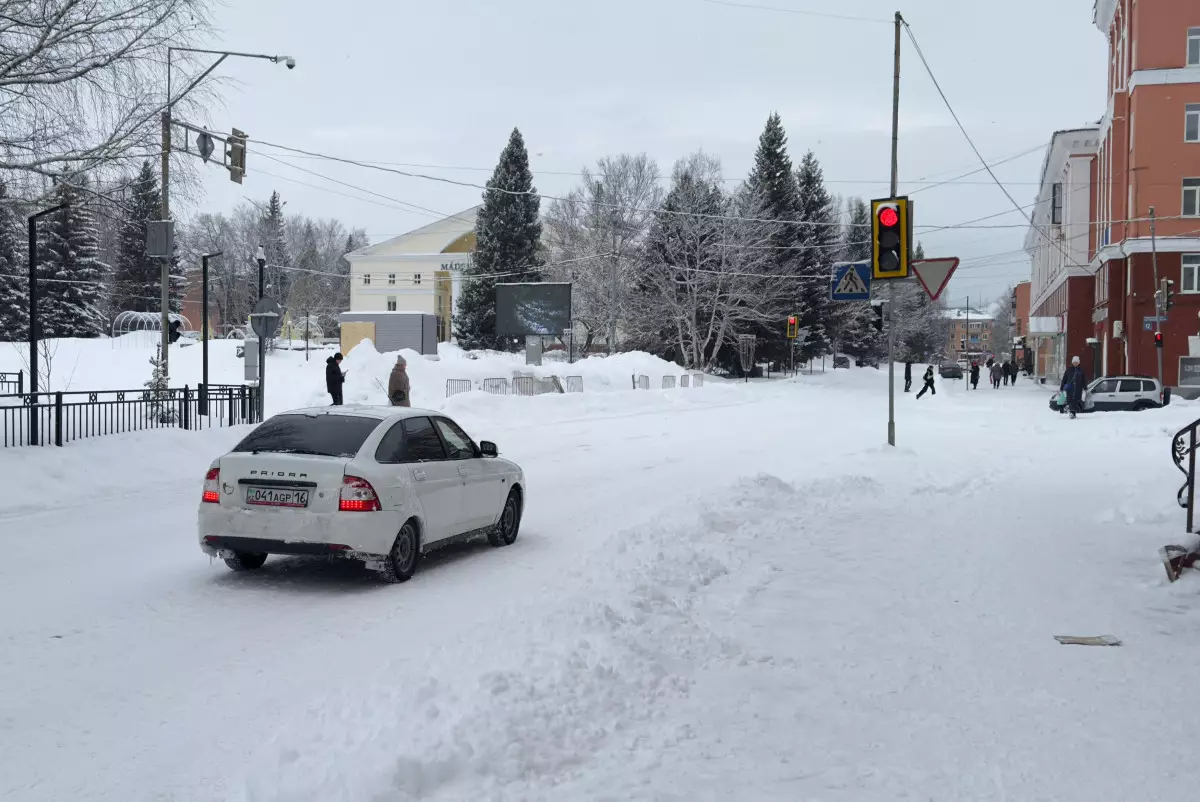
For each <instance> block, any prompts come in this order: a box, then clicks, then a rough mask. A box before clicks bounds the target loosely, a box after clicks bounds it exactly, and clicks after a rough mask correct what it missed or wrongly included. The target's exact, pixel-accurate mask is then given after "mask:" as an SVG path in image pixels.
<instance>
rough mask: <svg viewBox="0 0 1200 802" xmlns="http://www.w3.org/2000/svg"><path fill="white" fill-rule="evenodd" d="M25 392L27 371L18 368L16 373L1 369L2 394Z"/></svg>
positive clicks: (0, 384) (0, 392)
mask: <svg viewBox="0 0 1200 802" xmlns="http://www.w3.org/2000/svg"><path fill="white" fill-rule="evenodd" d="M24 392H25V371H23V370H18V371H17V372H16V373H12V372H8V373H5V372H4V371H0V395H4V394H9V393H16V394H17V395H21V394H22V393H24Z"/></svg>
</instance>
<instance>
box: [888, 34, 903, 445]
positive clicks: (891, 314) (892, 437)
mask: <svg viewBox="0 0 1200 802" xmlns="http://www.w3.org/2000/svg"><path fill="white" fill-rule="evenodd" d="M903 25H904V18H903V17H901V16H900V12H899V11H897V12H896V70H895V75H894V76H893V78H892V194H891V197H893V198H894V197H896V195H897V194H898V193H899V191H900V29H901V27H902V26H903ZM895 310H896V282H894V281H889V282H888V313H887V324H888V445H889V446H895V445H896V359H895V351H896V326H895V325H894V323H895Z"/></svg>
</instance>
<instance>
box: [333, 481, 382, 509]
mask: <svg viewBox="0 0 1200 802" xmlns="http://www.w3.org/2000/svg"><path fill="white" fill-rule="evenodd" d="M380 509H382V507H380V506H379V496H377V495H376V494H375V488H373V487H371V483H370V482H368V481H367V480H366V479H361V478H359V477H357V476H347V477H346V478H344V479H343V480H342V496H341V499H340V500H339V501H338V510H339V511H341V512H378V511H379V510H380Z"/></svg>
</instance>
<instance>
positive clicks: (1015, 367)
mask: <svg viewBox="0 0 1200 802" xmlns="http://www.w3.org/2000/svg"><path fill="white" fill-rule="evenodd" d="M1020 372H1021V368H1020V366H1019V365H1017V360H1015V359H1014V360H1013V369H1012V384H1013V387H1016V386H1017V374H1018V373H1020Z"/></svg>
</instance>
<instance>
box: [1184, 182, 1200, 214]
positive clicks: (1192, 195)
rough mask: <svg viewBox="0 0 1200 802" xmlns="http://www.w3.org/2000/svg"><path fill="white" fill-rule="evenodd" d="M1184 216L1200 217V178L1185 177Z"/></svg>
mask: <svg viewBox="0 0 1200 802" xmlns="http://www.w3.org/2000/svg"><path fill="white" fill-rule="evenodd" d="M1183 216H1184V217H1200V178H1185V179H1183Z"/></svg>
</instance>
